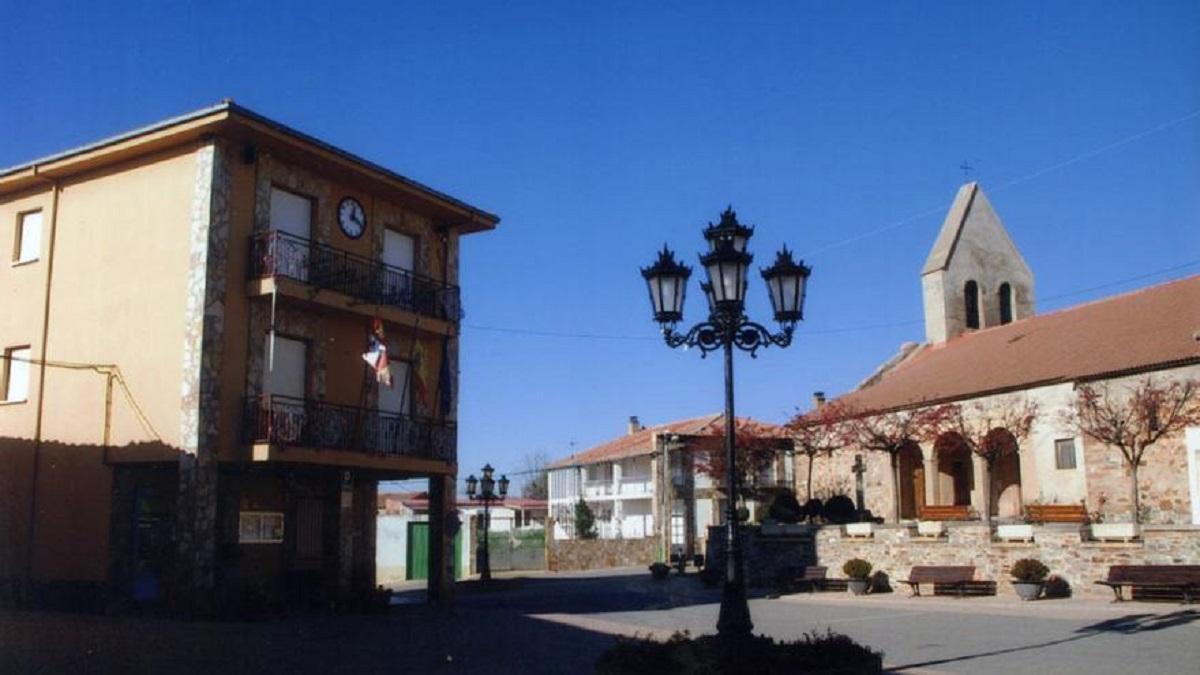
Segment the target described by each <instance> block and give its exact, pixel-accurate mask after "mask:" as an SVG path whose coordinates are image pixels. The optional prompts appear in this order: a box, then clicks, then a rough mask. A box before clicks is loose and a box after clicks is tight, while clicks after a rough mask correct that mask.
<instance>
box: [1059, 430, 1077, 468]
mask: <svg viewBox="0 0 1200 675" xmlns="http://www.w3.org/2000/svg"><path fill="white" fill-rule="evenodd" d="M1054 466H1055V467H1057V468H1059V469H1074V468H1075V439H1074V438H1060V439H1059V440H1057V441H1054Z"/></svg>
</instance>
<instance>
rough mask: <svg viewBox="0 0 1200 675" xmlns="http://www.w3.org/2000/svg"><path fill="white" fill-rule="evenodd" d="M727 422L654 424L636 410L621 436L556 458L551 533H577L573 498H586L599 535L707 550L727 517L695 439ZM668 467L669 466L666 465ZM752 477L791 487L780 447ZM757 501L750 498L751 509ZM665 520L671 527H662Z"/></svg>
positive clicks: (758, 482)
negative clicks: (714, 528)
mask: <svg viewBox="0 0 1200 675" xmlns="http://www.w3.org/2000/svg"><path fill="white" fill-rule="evenodd" d="M738 424H739V428H749V429H752V430H754V433H755V434H756V435H762V436H771V437H778V438H782V437H783V436H784V433H783V431H784V430H783V429H782V427H779V426H776V425H772V424H767V423H764V422H758V421H754V420H749V419H739V420H738ZM723 428H724V416H723V415H706V416H704V417H696V418H692V419H687V420H682V421H678V422H671V423H668V424H661V425H658V426H654V427H643V426H642V425H641V423H640V422H639V421H638V419H637V417H631V418H630V419H629V427H628V430H627V433H626V434H625V435H624V436H621V437H620V438H616V439H613V440H611V441H608V442H606V443H602V444H600V445H597V446H595V447H593V448H590V449H588V450H585V451H583V452H580V453H577V454H574V455H571V456H570V457H566V458H564V459H561V460H558V461H556V462H553V463H552V464H550V466H549V467H548V473H549V481H548V482H549V509H550V518H551V519H552V521H553V532H552V536H553V538H554V539H555V540H558V541H565V540H571V539H574V538H575V535H576V533H575V531H574V530H575V518H574V513H575V505H576V503H577V502H578V501H579V499H580V498H581V497H582V498H583V499H584V501H586V502H587V504H588V506H589V507H590V508H591V510H592V512H593V514H594V515H595V518H596V530H597V533H598V535H599V538H601V539H624V540H639V539H645V538H648V537H660V538H661V539H662V545H663V548H664V549H665V548H667V547H670V550H671V551H672V552H673V553H682V554H685V555H691V554H692V553H694V552H698V551H703V550H704V548H703V547H704V541H705V539H706V537H707V534H708V526H709V525H719V524H720V523H722V522H724V513H723V509H722V506H721V505H722V504H723V502H724V500H723V498H722V496H721V494H720V493H719V491H718V490H716V489H715V486H714V485H713V481H712V478H711V477H709V476H707V475H705V474H704V473H703V472H701V471H699V470H697V469H696V466H695V464H696V453H695V445H696V442H697V441H698V440H699V439H713V438H719V437H720V436H722V434H723ZM781 443H786V442H785V441H781ZM667 466H669V467H670V471H664V470H663V467H667ZM751 481H752V483H753V484H754V486H755V487H757V488H772V487H786V488H789V489H790V488H792V486H793V477H792V462H791V461H788V460H787V459H785V457H784V453H780V456H779V459H778V461H775V462H774V463H773V464H772V465H771V466H768V467H766V468H765V469H764V470H763V471H761V472H760V475H758V476H754V477H752V478H751ZM754 506H755V504H754V502H753V501H751V502H749V503H747V507H749V508H750V509H751V512H753V511H754ZM666 514H669V518H667V517H666ZM665 522H669V528H664V527H663V524H664V523H665Z"/></svg>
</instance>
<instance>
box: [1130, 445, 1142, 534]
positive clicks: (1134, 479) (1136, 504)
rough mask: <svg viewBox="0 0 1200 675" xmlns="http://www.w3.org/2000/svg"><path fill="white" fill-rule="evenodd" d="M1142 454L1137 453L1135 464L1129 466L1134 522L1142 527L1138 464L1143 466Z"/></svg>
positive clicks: (1134, 457) (1134, 459)
mask: <svg viewBox="0 0 1200 675" xmlns="http://www.w3.org/2000/svg"><path fill="white" fill-rule="evenodd" d="M1141 459H1142V456H1141V452H1136V453H1135V454H1134V455H1133V462H1132V463H1130V465H1129V489H1130V491H1131V492H1132V494H1131V495H1130V496H1131V497H1133V500H1132V502H1131V503H1132V504H1133V522H1134V523H1136V524H1138V525H1140V524H1141V523H1142V503H1141V500H1140V499H1138V464H1141Z"/></svg>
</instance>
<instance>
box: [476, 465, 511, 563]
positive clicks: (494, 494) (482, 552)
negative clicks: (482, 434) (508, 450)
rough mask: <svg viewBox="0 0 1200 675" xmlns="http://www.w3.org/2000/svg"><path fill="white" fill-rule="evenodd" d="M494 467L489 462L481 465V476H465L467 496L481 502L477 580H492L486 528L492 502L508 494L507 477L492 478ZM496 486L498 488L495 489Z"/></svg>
mask: <svg viewBox="0 0 1200 675" xmlns="http://www.w3.org/2000/svg"><path fill="white" fill-rule="evenodd" d="M494 471H495V469H493V468H492V465H491V464H484V465H483V477H482V478H478V479H477V478H475V475H474V474H472V475H470V476H467V497H469V498H471V500H473V501H477V502H482V503H483V527H482V528H481V529H482V530H483V535H482V536H481V537H480V539H479V542H478V544H476V546H475V566H476V567H478V568H479V580H480V581H491V580H492V560H491V556H490V552H489V551H488V528H490V527H491V523H492V502H502V501H504V498H505V497H506V496H508V477H507V476H504V475H501V476H500V480H496V479H494V478H492V473H493V472H494ZM497 488H499V490H498V491H497Z"/></svg>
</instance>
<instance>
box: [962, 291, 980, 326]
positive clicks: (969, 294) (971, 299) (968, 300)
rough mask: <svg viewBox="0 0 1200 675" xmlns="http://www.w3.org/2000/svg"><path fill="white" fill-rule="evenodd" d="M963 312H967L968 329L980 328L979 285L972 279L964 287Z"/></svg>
mask: <svg viewBox="0 0 1200 675" xmlns="http://www.w3.org/2000/svg"><path fill="white" fill-rule="evenodd" d="M963 311H964V312H965V316H966V321H967V328H968V329H971V328H979V326H980V321H979V284H977V283H975V280H974V279H971V280H970V281H968V282H967V283H966V285H965V286H963Z"/></svg>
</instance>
